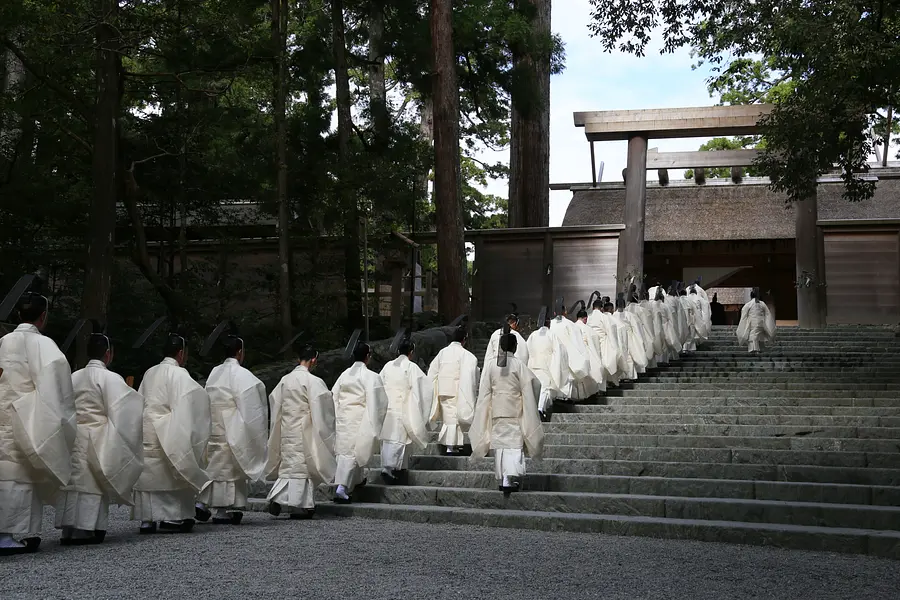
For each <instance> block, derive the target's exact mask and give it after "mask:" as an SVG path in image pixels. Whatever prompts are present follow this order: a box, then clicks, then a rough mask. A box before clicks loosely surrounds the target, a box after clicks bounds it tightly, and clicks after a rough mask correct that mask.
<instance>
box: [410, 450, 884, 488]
mask: <svg viewBox="0 0 900 600" xmlns="http://www.w3.org/2000/svg"><path fill="white" fill-rule="evenodd" d="M526 465H527V469H528V473H541V474H550V473H552V474H558V475H560V474H569V475H624V476H633V477H643V476H647V477H676V478H700V479H741V480H752V481H790V482H809V483H849V484H856V485H879V486H898V485H900V469H881V468H874V467H869V468H848V467H829V466H817V465H774V464H744V463H701V462H675V461H667V462H660V461H640V460H590V459H572V458H569V459H557V458H544V459H537V460H534V459H526ZM410 468H411V469H413V470H422V471H469V470H472V471H493V469H494V459H493V458H490V457H488V458H481V459H471V458H465V457H456V456H415V457H412V458H411V459H410Z"/></svg>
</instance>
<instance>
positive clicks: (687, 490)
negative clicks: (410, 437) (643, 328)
mask: <svg viewBox="0 0 900 600" xmlns="http://www.w3.org/2000/svg"><path fill="white" fill-rule="evenodd" d="M484 342H485V341H483V343H482V344H478V343H475V344H472V346H473V351H475V352H476V355H478V356H479V358H481V356H483V354H484ZM479 351H480V353H479ZM557 411H558V412H556V413H555V414H554V415H553V419H552V422H551V423H548V424H545V433H546V446H545V452H544V456H543V458H542V459H540V460H529V461H528V472H529V474H528V476H527V477H526V478H525V481H524V484H523V491H521V492H519V493H515V494H513V495H512V496H510V497H509V498H504V497H503V495H502V494H501V493H500V492H498V491H497V482H496V480H495V479H494V474H493V459H492V458H486V459H480V460H472V459H469V458H465V457H447V456H441V455H440V454H439V450H438V448H437V447H436V446H435V445H434V444H431V445H429V447H428V448H427V449H426V451H425V452H424V453H423V454H422V455H420V456H416V457H414V458H413V459H412V461H411V472H410V485H409V486H408V487H385V486H382V485H378V483H377V482H379V478H378V470H377V469H373V470H372V472H371V474H370V477H369V481H370V482H371V483H370V484H369V485H368V486H366V487H365V488H363V489H361V490H359V492H358V493H357V494H356V498H355V500H356V502H355V503H354V504H352V505H349V506H339V505H333V504H331V503H330V502H324V503H322V504H321V505H320V506H319V512H320V513H324V514H332V515H342V516H350V515H353V516H358V517H371V518H384V519H398V520H407V521H415V522H449V523H459V524H472V525H483V526H499V527H519V528H529V529H542V530H566V531H580V532H596V533H601V532H602V533H608V534H621V535H644V536H653V537H666V538H690V539H699V540H707V541H719V542H736V543H748V544H765V545H775V546H781V547H787V548H804V549H814V550H830V551H837V552H850V553H861V554H870V555H877V556H887V557H895V558H900V487H898V486H900V338H895V337H894V333H893V331H891V330H888V329H885V328H875V327H833V328H829V329H827V330H824V331H806V330H798V329H795V328H781V329H779V332H778V339H777V341H776V342H775V343H774V344H772V345H771V346H769V347H768V348H766V349H764V351H763V353H762V354H761V355H756V356H754V355H749V354H748V353H747V352H746V348H742V347H738V346H737V342H736V339H735V337H734V328H726V327H716V328H714V331H713V335H712V337H711V339H710V341H709V342H708V343H707V344H705V345H704V346H703V347H702V348H701V350H699V351H697V352H696V353H693V354H692V355H689V356H684V357H682V359H681V360H679V361H677V362H675V363H673V364H671V365H669V366H666V367H662V368H659V369H654V370H652V371H651V372H648V373H647V374H646V375H644V376H643V377H642V378H641V380H640V381H639V382H637V383H634V384H627V385H623V386H622V387H621V388H618V389H616V388H613V389H610V390H609V391H608V392H607V393H606V394H605V396H603V397H601V398H598V399H597V400H596V401H595V403H587V404H579V405H557ZM562 411H565V412H562ZM326 497H327V494H325V493H324V491H323V499H325V498H326Z"/></svg>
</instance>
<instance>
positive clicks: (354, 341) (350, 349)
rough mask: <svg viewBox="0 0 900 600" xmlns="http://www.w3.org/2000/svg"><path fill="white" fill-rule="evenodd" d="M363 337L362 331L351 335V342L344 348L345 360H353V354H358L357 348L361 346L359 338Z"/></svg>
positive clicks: (355, 330) (357, 330)
mask: <svg viewBox="0 0 900 600" xmlns="http://www.w3.org/2000/svg"><path fill="white" fill-rule="evenodd" d="M361 335H362V329H354V330H353V333H352V334H351V335H350V341H348V342H347V347H346V348H344V354H343V358H344V360H351V359H352V358H353V353H354V352H356V347H357V346H359V336H361Z"/></svg>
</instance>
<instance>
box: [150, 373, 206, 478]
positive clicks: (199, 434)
mask: <svg viewBox="0 0 900 600" xmlns="http://www.w3.org/2000/svg"><path fill="white" fill-rule="evenodd" d="M170 377H171V375H170ZM176 378H177V379H176V381H174V382H173V384H174V385H173V388H174V391H175V399H174V400H173V402H172V408H171V411H170V412H168V413H166V414H165V415H162V416H161V417H159V418H157V419H155V420H154V421H153V428H154V429H155V430H156V435H157V437H158V438H159V444H160V446H162V448H163V451H164V452H165V453H166V457H167V458H168V459H169V462H170V463H171V464H172V466H173V467H174V468H175V470H176V471H177V472H178V475H180V476H181V478H182V479H184V480H185V481H186V482H188V483H189V484H190V485H191V487H193V488H194V489H195V490H197V491H198V492H199V491H201V490H203V488H205V487H206V486H207V485H208V483H209V481H210V479H209V475H207V473H206V471H205V470H204V463H205V462H206V444H207V443H208V442H209V433H210V428H211V425H212V417H211V415H210V407H209V396H208V395H207V394H206V390H204V389H203V388H202V387H200V386H199V385H198V384H197V382H195V381H194V380H192V379H191V378H190V376H189V375H188V374H187V371H185V372H184V374H183V375H182V374H178V375H176Z"/></svg>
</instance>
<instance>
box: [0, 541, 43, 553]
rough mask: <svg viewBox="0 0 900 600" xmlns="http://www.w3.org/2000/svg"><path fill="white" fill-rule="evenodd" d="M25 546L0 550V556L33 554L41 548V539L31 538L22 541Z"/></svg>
mask: <svg viewBox="0 0 900 600" xmlns="http://www.w3.org/2000/svg"><path fill="white" fill-rule="evenodd" d="M21 543H22V544H23V545H22V546H20V547H19V548H0V556H16V555H17V554H32V553H34V552H37V551H38V548H40V546H41V538H39V537H31V538H25V539H24V540H21Z"/></svg>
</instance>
